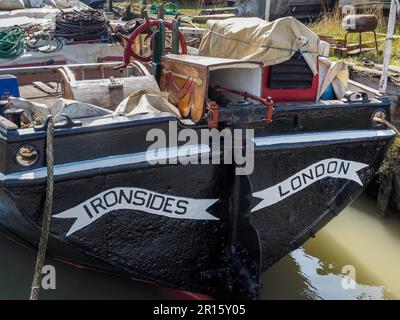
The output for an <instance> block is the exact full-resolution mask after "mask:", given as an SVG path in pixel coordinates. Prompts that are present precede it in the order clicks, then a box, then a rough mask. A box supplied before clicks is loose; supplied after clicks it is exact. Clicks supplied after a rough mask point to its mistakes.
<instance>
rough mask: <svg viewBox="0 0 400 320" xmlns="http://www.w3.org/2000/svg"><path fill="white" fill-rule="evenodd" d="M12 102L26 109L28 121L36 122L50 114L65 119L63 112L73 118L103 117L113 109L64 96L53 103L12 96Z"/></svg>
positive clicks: (24, 116)
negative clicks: (46, 103) (47, 103)
mask: <svg viewBox="0 0 400 320" xmlns="http://www.w3.org/2000/svg"><path fill="white" fill-rule="evenodd" d="M10 102H11V103H12V104H13V105H14V106H15V107H17V108H21V109H23V110H24V113H23V119H24V120H25V121H26V122H28V123H34V122H35V120H37V119H41V120H43V119H46V118H47V116H49V115H53V116H54V119H55V121H63V120H65V117H64V116H62V114H65V115H67V116H69V117H70V118H71V119H79V118H89V117H101V116H106V115H110V114H112V111H109V110H107V109H104V108H100V107H98V106H95V105H92V104H90V103H84V102H80V101H75V100H68V99H62V98H60V99H58V100H56V101H55V102H53V103H52V104H51V105H45V104H43V103H39V102H33V101H30V100H26V99H23V98H15V97H11V98H10Z"/></svg>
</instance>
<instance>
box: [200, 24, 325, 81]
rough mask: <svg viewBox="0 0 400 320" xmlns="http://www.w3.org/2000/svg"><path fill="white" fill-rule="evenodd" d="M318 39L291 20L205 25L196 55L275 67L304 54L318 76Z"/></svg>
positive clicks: (302, 25)
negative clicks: (296, 54) (297, 54)
mask: <svg viewBox="0 0 400 320" xmlns="http://www.w3.org/2000/svg"><path fill="white" fill-rule="evenodd" d="M319 42H320V40H319V37H318V36H317V35H316V34H315V33H314V32H312V31H311V30H310V29H308V28H307V27H306V26H305V25H304V24H302V23H301V22H299V21H298V20H296V19H295V18H293V17H286V18H282V19H278V20H275V21H274V22H267V21H265V20H262V19H259V18H232V19H227V20H222V21H215V20H211V21H208V22H207V26H206V31H205V32H204V36H203V39H202V41H201V44H200V49H199V55H200V56H209V57H222V58H232V59H239V60H247V61H258V62H262V63H264V64H265V65H274V64H279V63H282V62H285V61H287V60H289V59H290V58H291V57H292V56H293V55H294V54H295V52H296V51H298V50H299V51H301V52H302V53H303V56H304V59H305V60H306V61H307V63H308V65H309V66H310V68H311V70H312V71H313V73H314V74H317V73H318V68H317V59H318V54H319Z"/></svg>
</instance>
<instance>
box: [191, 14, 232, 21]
mask: <svg viewBox="0 0 400 320" xmlns="http://www.w3.org/2000/svg"><path fill="white" fill-rule="evenodd" d="M234 17H236V16H235V15H234V14H213V15H206V16H194V17H193V18H192V21H193V22H197V23H205V22H207V21H208V20H225V19H229V18H234Z"/></svg>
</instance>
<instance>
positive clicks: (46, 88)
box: [32, 81, 57, 94]
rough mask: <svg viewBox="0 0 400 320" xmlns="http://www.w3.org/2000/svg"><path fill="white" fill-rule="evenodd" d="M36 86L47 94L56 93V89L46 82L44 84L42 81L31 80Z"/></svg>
mask: <svg viewBox="0 0 400 320" xmlns="http://www.w3.org/2000/svg"><path fill="white" fill-rule="evenodd" d="M32 83H33V84H34V85H35V86H36V87H38V88H39V89H40V90H42V91H43V92H45V93H47V94H54V93H57V91H56V90H54V89H53V88H52V87H50V86H48V85H47V84H45V83H44V82H42V81H33V82H32Z"/></svg>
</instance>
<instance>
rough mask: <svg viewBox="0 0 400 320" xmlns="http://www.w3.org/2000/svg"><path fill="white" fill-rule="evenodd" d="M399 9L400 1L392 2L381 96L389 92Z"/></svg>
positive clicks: (380, 88) (393, 0)
mask: <svg viewBox="0 0 400 320" xmlns="http://www.w3.org/2000/svg"><path fill="white" fill-rule="evenodd" d="M399 9H400V8H399V7H398V0H392V3H391V5H390V15H389V23H388V30H387V38H386V47H385V59H384V61H383V68H382V77H381V82H380V84H379V93H380V94H386V90H387V82H388V74H389V65H390V58H391V56H392V44H393V34H394V30H395V28H396V16H397V10H399Z"/></svg>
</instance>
